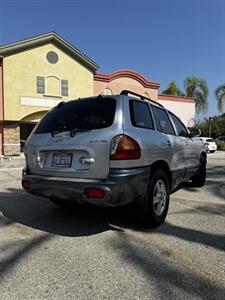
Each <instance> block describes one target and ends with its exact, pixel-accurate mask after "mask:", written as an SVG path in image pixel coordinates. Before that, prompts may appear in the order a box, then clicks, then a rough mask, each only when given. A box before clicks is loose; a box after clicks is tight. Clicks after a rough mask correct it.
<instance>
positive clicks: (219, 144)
mask: <svg viewBox="0 0 225 300" xmlns="http://www.w3.org/2000/svg"><path fill="white" fill-rule="evenodd" d="M216 144H217V147H218V150H224V151H225V142H223V141H217V142H216Z"/></svg>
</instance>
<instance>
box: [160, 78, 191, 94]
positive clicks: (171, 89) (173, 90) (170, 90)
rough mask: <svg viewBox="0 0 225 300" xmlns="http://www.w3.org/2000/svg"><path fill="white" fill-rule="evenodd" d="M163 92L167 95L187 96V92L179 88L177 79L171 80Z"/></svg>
mask: <svg viewBox="0 0 225 300" xmlns="http://www.w3.org/2000/svg"><path fill="white" fill-rule="evenodd" d="M162 93H163V94H166V95H174V96H185V94H184V93H183V92H182V91H181V90H180V89H179V88H178V86H177V84H176V82H175V81H171V82H170V83H169V84H168V86H167V88H166V89H165V90H164V91H163V92H162Z"/></svg>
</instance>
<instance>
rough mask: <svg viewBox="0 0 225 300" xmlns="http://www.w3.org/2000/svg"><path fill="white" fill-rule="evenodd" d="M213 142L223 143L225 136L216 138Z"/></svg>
mask: <svg viewBox="0 0 225 300" xmlns="http://www.w3.org/2000/svg"><path fill="white" fill-rule="evenodd" d="M215 141H216V142H218V141H222V142H225V135H221V136H218V137H217V138H216V139H215Z"/></svg>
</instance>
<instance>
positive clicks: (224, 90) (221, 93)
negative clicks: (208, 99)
mask: <svg viewBox="0 0 225 300" xmlns="http://www.w3.org/2000/svg"><path fill="white" fill-rule="evenodd" d="M215 94H216V99H217V108H218V110H219V112H221V113H222V112H223V105H224V103H225V83H224V84H222V85H220V86H218V87H217V89H216V90H215Z"/></svg>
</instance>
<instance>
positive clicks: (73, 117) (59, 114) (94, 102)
mask: <svg viewBox="0 0 225 300" xmlns="http://www.w3.org/2000/svg"><path fill="white" fill-rule="evenodd" d="M115 109H116V101H115V99H111V98H100V99H98V98H93V99H86V100H85V99H84V100H74V101H70V102H67V103H64V104H61V105H59V106H56V107H55V108H53V110H51V111H50V112H49V113H47V114H46V115H45V117H44V118H43V119H42V120H41V122H40V124H39V125H38V127H37V129H36V131H35V133H53V132H57V131H59V132H60V131H70V130H73V129H77V130H79V129H80V130H82V129H83V130H84V129H86V130H91V129H100V128H106V127H109V126H111V125H112V124H113V121H114V116H115Z"/></svg>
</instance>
